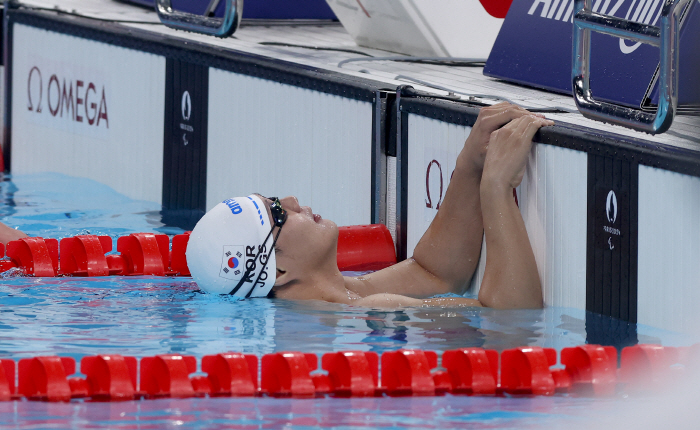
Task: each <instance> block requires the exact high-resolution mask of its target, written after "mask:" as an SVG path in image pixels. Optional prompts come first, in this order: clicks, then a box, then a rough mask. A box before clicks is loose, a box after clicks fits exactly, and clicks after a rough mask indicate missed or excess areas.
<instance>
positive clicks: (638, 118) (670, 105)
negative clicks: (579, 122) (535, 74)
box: [572, 0, 689, 134]
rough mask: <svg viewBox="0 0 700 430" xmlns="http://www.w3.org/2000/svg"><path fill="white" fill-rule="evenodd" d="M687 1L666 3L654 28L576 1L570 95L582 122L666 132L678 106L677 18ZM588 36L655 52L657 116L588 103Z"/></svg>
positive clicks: (584, 0)
mask: <svg viewBox="0 0 700 430" xmlns="http://www.w3.org/2000/svg"><path fill="white" fill-rule="evenodd" d="M688 1H689V0H677V1H674V0H665V3H664V5H663V6H662V11H661V26H660V27H656V26H653V25H646V24H640V23H638V22H634V21H629V20H626V19H621V18H617V17H614V16H609V15H602V14H599V13H595V12H592V3H593V1H592V0H575V4H574V10H575V11H576V14H575V15H574V35H573V44H574V46H573V69H572V78H573V91H574V100H575V101H576V106H577V107H578V109H579V111H580V112H581V113H582V114H583V115H584V116H585V117H587V118H591V119H595V120H599V121H604V122H609V123H612V124H618V125H621V126H624V127H629V128H632V129H635V130H639V131H644V132H647V133H651V134H657V133H663V132H665V131H666V130H668V129H669V127H671V124H672V123H673V117H674V115H675V113H676V110H677V105H678V58H679V55H678V45H679V43H678V42H679V39H680V27H681V26H680V17H681V13H682V12H683V10H684V9H685V6H686V5H687V3H688ZM591 31H595V32H598V33H603V34H608V35H610V36H615V37H620V38H624V39H630V40H634V41H636V42H641V43H646V44H649V45H653V46H657V47H659V50H660V57H661V58H660V62H659V80H658V82H659V105H658V108H657V110H656V113H651V112H644V111H642V110H640V109H632V108H628V107H625V106H621V105H618V104H615V103H607V102H601V101H596V100H594V99H593V96H592V94H591V88H590V81H589V79H590V59H591V57H590V53H591Z"/></svg>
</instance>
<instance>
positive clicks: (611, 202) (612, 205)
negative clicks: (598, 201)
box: [605, 190, 617, 224]
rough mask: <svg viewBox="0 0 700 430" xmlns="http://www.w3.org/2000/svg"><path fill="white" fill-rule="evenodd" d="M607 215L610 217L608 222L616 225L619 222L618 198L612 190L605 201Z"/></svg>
mask: <svg viewBox="0 0 700 430" xmlns="http://www.w3.org/2000/svg"><path fill="white" fill-rule="evenodd" d="M605 214H606V215H607V217H608V222H609V223H610V224H614V223H615V221H616V220H617V196H616V195H615V191H613V190H610V192H609V193H608V197H607V198H606V199H605Z"/></svg>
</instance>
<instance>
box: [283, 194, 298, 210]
mask: <svg viewBox="0 0 700 430" xmlns="http://www.w3.org/2000/svg"><path fill="white" fill-rule="evenodd" d="M280 203H282V208H284V209H286V210H288V211H292V212H301V206H299V200H297V198H296V197H294V196H287V197H284V198H282V199H280Z"/></svg>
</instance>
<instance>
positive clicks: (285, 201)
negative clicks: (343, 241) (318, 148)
mask: <svg viewBox="0 0 700 430" xmlns="http://www.w3.org/2000/svg"><path fill="white" fill-rule="evenodd" d="M263 201H264V202H265V206H266V207H267V213H268V217H270V220H272V215H271V214H270V204H272V201H271V200H270V199H267V198H263ZM280 203H282V209H284V210H286V211H287V221H285V223H284V225H283V226H282V231H281V233H280V236H279V239H278V240H277V244H276V245H275V249H276V251H275V258H276V260H277V282H276V283H275V287H278V286H281V285H285V284H288V283H290V282H291V281H295V280H299V279H303V278H304V277H305V275H308V274H309V273H313V271H315V270H317V269H318V268H319V267H321V266H324V265H327V264H329V259H332V260H333V262H335V259H336V255H337V246H338V227H337V226H336V224H335V223H334V222H333V221H331V220H327V219H323V218H322V217H321V216H320V215H316V214H314V213H313V211H312V210H311V208H310V207H308V206H300V205H299V201H298V200H297V198H296V197H293V196H289V197H285V198H282V199H280ZM271 222H272V221H271ZM273 234H277V232H275V233H273ZM334 264H335V263H334Z"/></svg>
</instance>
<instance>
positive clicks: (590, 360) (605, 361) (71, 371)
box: [0, 345, 700, 402]
mask: <svg viewBox="0 0 700 430" xmlns="http://www.w3.org/2000/svg"><path fill="white" fill-rule="evenodd" d="M560 355H561V357H560V364H561V365H562V366H564V367H563V368H562V367H559V368H552V366H554V365H556V364H557V354H556V351H555V350H554V349H550V348H540V347H519V348H514V349H509V350H505V351H503V352H502V353H501V354H500V365H499V354H498V353H497V352H496V351H493V350H484V349H481V348H462V349H457V350H452V351H445V353H444V354H443V356H442V363H441V365H442V369H438V368H437V367H438V364H439V363H438V361H439V360H438V356H437V354H436V353H435V352H433V351H421V350H415V349H402V350H398V351H392V352H385V353H384V354H382V356H381V358H380V357H379V356H378V355H377V354H376V353H373V352H362V351H342V352H334V353H327V354H324V355H323V357H322V358H321V370H318V364H319V363H318V357H317V356H316V355H315V354H305V353H301V352H278V353H274V354H267V355H264V356H263V357H262V359H261V360H260V361H258V357H256V356H254V355H244V354H240V353H236V352H226V353H221V354H217V355H208V356H205V357H203V358H202V360H201V369H200V374H196V373H197V372H198V368H197V360H196V359H195V357H192V356H182V355H177V354H162V355H157V356H155V357H143V358H142V359H141V360H140V361H138V360H137V359H136V358H134V357H124V356H121V355H98V356H92V357H83V358H82V359H81V361H80V372H81V373H82V374H83V375H84V377H83V376H72V375H75V373H76V370H77V369H76V363H75V360H74V359H73V358H70V357H56V356H41V357H33V358H25V359H22V360H20V361H19V363H17V366H15V362H14V361H13V360H5V359H3V360H0V401H8V400H13V399H19V398H26V399H28V400H40V401H49V402H66V401H70V400H71V399H76V398H89V399H91V400H94V401H121V400H133V399H139V398H162V397H177V398H188V397H203V396H238V397H253V396H261V395H266V396H272V397H295V398H304V397H307V398H308V397H317V396H322V395H327V394H330V395H333V396H338V397H372V396H382V395H389V396H435V395H441V394H444V393H451V394H455V395H459V394H466V395H491V396H493V395H506V394H509V395H546V396H551V395H553V394H554V393H555V392H571V393H575V394H577V395H588V396H610V395H613V394H615V393H616V392H618V391H620V390H624V391H626V392H637V391H642V392H645V393H648V392H656V391H659V390H662V389H666V388H669V387H672V384H673V383H677V382H679V381H680V376H681V375H687V373H685V372H687V371H688V370H690V368H691V366H690V365H691V360H694V361H692V363H693V364H695V363H697V362H698V361H699V360H700V345H695V346H693V347H690V348H672V347H662V346H658V345H637V346H632V347H628V348H625V349H623V351H622V354H621V357H620V358H621V366H620V368H619V369H618V368H617V351H616V350H615V348H613V347H606V346H599V345H582V346H578V347H575V348H564V349H563V350H562V351H561V354H560ZM380 363H381V377H380V376H379V375H380V372H379V370H380ZM258 364H260V374H261V378H260V381H259V382H260V383H258ZM16 369H17V370H18V372H17V373H16V372H15V370H16ZM137 375H138V376H139V378H138V380H137ZM16 376H17V381H16V380H15V377H16ZM16 382H17V383H16Z"/></svg>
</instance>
